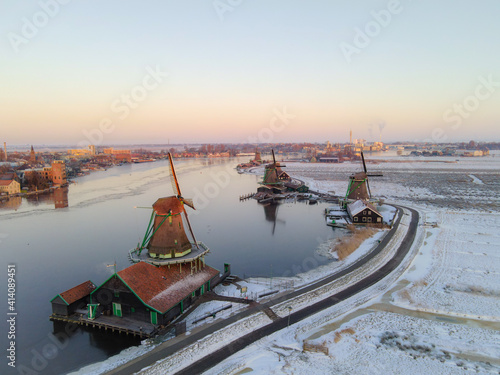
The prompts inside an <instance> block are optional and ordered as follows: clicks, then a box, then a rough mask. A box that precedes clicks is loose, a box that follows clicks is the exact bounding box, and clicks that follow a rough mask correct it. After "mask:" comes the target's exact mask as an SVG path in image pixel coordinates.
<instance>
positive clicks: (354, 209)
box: [347, 199, 382, 216]
mask: <svg viewBox="0 0 500 375" xmlns="http://www.w3.org/2000/svg"><path fill="white" fill-rule="evenodd" d="M366 208H368V209H370V210H372V211H373V212H375V213H376V214H377V215H379V216H382V215H380V213H379V212H378V211H377V209H376V208H375V207H373V205H372V204H370V203H368V202H365V201H363V200H361V199H358V200H357V201H355V202H353V203H350V204H348V205H347V209H348V210H349V212H350V213H351V216H356V215H357V214H359V213H360V212H361V211H363V210H364V209H366Z"/></svg>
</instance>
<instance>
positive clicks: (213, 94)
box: [0, 0, 500, 145]
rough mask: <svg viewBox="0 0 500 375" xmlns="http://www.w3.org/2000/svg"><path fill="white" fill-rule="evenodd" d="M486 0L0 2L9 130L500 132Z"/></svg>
mask: <svg viewBox="0 0 500 375" xmlns="http://www.w3.org/2000/svg"><path fill="white" fill-rule="evenodd" d="M499 15H500V2H499V1H498V0H484V1H480V2H477V1H472V0H471V1H464V0H440V1H430V0H422V1H417V0H413V1H411V0H401V1H396V0H390V1H385V0H384V1H348V0H343V1H334V0H322V1H299V0H275V1H273V0H241V1H239V0H220V1H219V0H215V1H212V0H208V1H207V0H199V1H193V0H178V1H167V0H163V1H147V2H140V1H127V2H124V1H118V0H109V1H95V0H91V1H78V0H73V1H68V0H41V1H39V2H25V1H23V2H20V1H4V2H2V11H1V12H0V35H1V38H0V82H1V86H2V88H1V90H0V129H1V132H0V135H1V137H0V138H1V139H0V141H1V142H2V143H3V141H6V142H7V143H8V144H43V143H44V144H75V145H76V144H82V145H83V144H89V143H93V144H96V145H104V144H123V143H167V142H168V141H169V142H170V143H204V142H205V143H206V142H235V143H239V142H248V141H250V142H302V141H308V142H323V141H325V142H326V141H327V140H329V141H331V142H345V141H347V140H348V139H349V129H352V131H353V137H354V138H364V139H366V140H368V141H378V140H379V139H382V141H386V142H391V141H396V140H408V141H424V140H427V141H434V142H440V141H441V142H442V141H462V140H464V141H465V140H470V139H474V140H476V141H481V140H494V141H500V39H499V36H500V22H499Z"/></svg>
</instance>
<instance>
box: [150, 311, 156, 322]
mask: <svg viewBox="0 0 500 375" xmlns="http://www.w3.org/2000/svg"><path fill="white" fill-rule="evenodd" d="M150 313H151V324H158V315H157V313H156V311H150Z"/></svg>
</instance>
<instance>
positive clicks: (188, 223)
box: [184, 210, 200, 249]
mask: <svg viewBox="0 0 500 375" xmlns="http://www.w3.org/2000/svg"><path fill="white" fill-rule="evenodd" d="M184 215H186V222H187V225H188V228H189V232H190V233H191V236H192V237H193V240H194V243H195V245H196V247H197V248H198V249H199V248H200V247H199V246H198V241H196V237H195V236H194V232H193V228H191V222H190V221H189V217H188V214H187V212H186V210H184Z"/></svg>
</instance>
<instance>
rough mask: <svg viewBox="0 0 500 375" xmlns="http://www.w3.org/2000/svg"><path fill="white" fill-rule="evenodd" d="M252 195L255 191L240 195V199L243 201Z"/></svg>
mask: <svg viewBox="0 0 500 375" xmlns="http://www.w3.org/2000/svg"><path fill="white" fill-rule="evenodd" d="M254 195H255V193H250V194H246V195H240V201H245V200H247V199H250V198H253V196H254Z"/></svg>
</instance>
